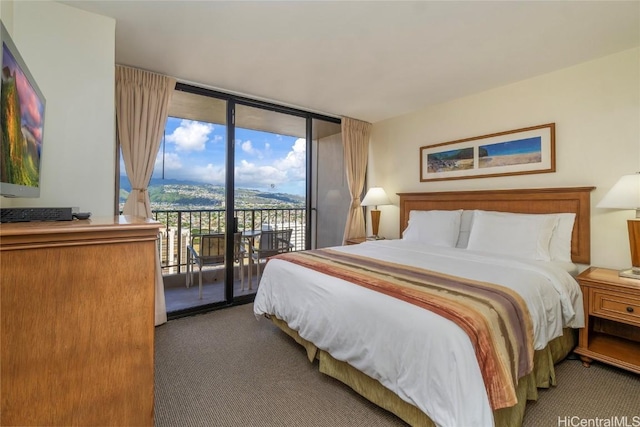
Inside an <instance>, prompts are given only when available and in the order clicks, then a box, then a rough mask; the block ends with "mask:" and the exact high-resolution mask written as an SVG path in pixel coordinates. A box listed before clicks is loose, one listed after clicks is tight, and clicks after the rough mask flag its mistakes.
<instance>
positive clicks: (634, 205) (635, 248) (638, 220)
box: [596, 172, 640, 279]
mask: <svg viewBox="0 0 640 427" xmlns="http://www.w3.org/2000/svg"><path fill="white" fill-rule="evenodd" d="M596 207H598V208H613V209H635V210H636V217H635V219H630V220H628V221H627V226H628V228H629V247H630V248H631V265H632V267H631V268H630V269H627V270H622V271H621V272H620V276H623V277H630V278H633V279H640V172H637V173H634V174H630V175H623V176H622V177H621V178H620V179H619V180H618V182H616V184H615V185H614V186H613V187H611V190H609V192H608V193H607V194H605V196H604V197H603V198H602V200H600V203H598V204H597V205H596Z"/></svg>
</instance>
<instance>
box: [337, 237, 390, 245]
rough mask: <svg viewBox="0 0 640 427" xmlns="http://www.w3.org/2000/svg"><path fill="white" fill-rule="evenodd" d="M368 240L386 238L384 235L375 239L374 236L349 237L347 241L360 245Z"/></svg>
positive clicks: (350, 243) (348, 243)
mask: <svg viewBox="0 0 640 427" xmlns="http://www.w3.org/2000/svg"><path fill="white" fill-rule="evenodd" d="M367 240H371V241H374V240H385V238H384V237H379V238H378V239H374V238H373V237H352V238H350V239H347V241H346V243H347V245H359V244H360V243H362V242H366V241H367Z"/></svg>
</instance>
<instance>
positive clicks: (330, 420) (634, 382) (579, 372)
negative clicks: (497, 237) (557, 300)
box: [155, 304, 640, 427]
mask: <svg viewBox="0 0 640 427" xmlns="http://www.w3.org/2000/svg"><path fill="white" fill-rule="evenodd" d="M252 309H253V305H252V304H246V305H243V306H238V307H233V308H227V309H223V310H218V311H214V312H211V313H207V314H202V315H197V316H193V317H188V318H182V319H176V320H172V321H169V322H168V323H167V324H165V325H162V326H159V327H157V328H156V398H155V402H156V409H155V420H156V422H155V425H156V426H176V427H177V426H402V425H405V424H404V423H403V422H402V421H400V420H399V419H397V418H396V417H395V416H393V415H391V414H389V413H388V412H386V411H384V410H382V409H379V408H378V407H376V406H374V405H373V404H371V403H370V402H369V401H367V400H366V399H364V398H362V397H360V396H359V395H357V394H356V393H354V392H353V391H352V390H351V389H350V388H348V387H346V386H344V385H343V384H342V383H340V382H338V381H335V380H333V379H331V378H329V377H327V376H325V375H323V374H321V373H319V372H318V369H317V363H316V364H311V363H309V362H308V360H307V358H306V354H305V353H304V351H303V350H302V347H300V346H299V345H298V344H296V343H295V342H294V341H293V340H292V339H291V338H289V337H288V336H286V335H285V334H284V333H282V332H281V331H280V330H279V329H277V328H276V327H275V326H273V325H272V324H271V322H269V321H267V320H265V319H260V320H256V319H255V317H254V316H253V311H252ZM557 376H558V382H559V386H558V387H556V388H552V389H549V390H543V391H541V393H540V399H539V401H538V402H535V403H530V404H529V405H528V406H529V407H528V410H527V414H526V416H525V422H524V425H525V426H527V427H533V426H535V427H538V426H554V427H557V426H559V425H565V426H567V427H569V426H571V425H572V424H570V422H571V417H578V418H584V419H588V418H595V417H599V418H601V419H602V418H608V417H613V416H618V417H622V416H627V419H628V422H629V423H631V422H633V418H632V417H633V416H637V417H639V418H638V423H640V379H639V377H638V376H637V375H634V374H630V373H628V372H625V371H622V370H618V369H614V368H609V367H607V366H605V365H600V364H594V365H593V366H592V367H591V368H589V369H586V368H583V367H582V365H581V363H580V362H579V361H576V360H567V361H564V362H562V363H561V364H560V365H558V367H557ZM558 417H563V419H564V417H567V418H570V420H569V422H567V423H566V424H559V423H558ZM572 420H576V418H572ZM574 425H580V424H574ZM585 425H586V424H585ZM602 425H604V424H602ZM629 425H633V424H629ZM637 425H640V424H637Z"/></svg>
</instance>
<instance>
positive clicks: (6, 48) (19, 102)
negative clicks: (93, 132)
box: [0, 22, 45, 197]
mask: <svg viewBox="0 0 640 427" xmlns="http://www.w3.org/2000/svg"><path fill="white" fill-rule="evenodd" d="M0 27H1V28H0V31H1V33H0V37H1V39H0V40H1V41H2V63H1V67H0V69H1V70H2V88H1V90H0V95H1V103H0V136H1V139H0V195H2V196H5V197H39V196H40V176H41V169H40V167H41V165H42V137H43V130H44V113H45V98H44V96H43V95H42V92H41V91H40V89H39V88H38V85H37V84H36V81H35V80H34V78H33V76H32V75H31V73H30V72H29V69H28V68H27V65H26V64H25V62H24V60H23V59H22V56H20V53H19V52H18V49H17V48H16V45H15V44H14V43H13V40H11V37H9V33H8V32H7V30H6V28H5V27H4V24H2V23H1V22H0Z"/></svg>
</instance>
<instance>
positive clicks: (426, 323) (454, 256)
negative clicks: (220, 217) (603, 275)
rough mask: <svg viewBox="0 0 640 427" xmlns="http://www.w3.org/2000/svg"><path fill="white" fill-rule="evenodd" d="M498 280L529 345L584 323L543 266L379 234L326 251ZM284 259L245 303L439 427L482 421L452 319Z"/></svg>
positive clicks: (484, 411) (567, 283)
mask: <svg viewBox="0 0 640 427" xmlns="http://www.w3.org/2000/svg"><path fill="white" fill-rule="evenodd" d="M334 249H338V250H341V251H345V252H350V253H357V254H360V255H364V256H369V257H372V258H379V259H383V260H386V261H391V262H397V263H404V264H410V265H415V266H421V267H424V268H427V269H430V270H436V271H441V272H444V273H449V274H453V275H457V276H461V277H468V278H474V279H478V280H483V281H488V282H493V283H498V284H501V285H503V286H508V287H510V288H512V289H514V290H515V291H517V292H518V293H519V294H520V295H522V297H523V298H524V299H525V301H526V302H527V306H528V308H529V311H530V313H531V316H532V318H533V325H534V335H535V348H536V349H541V348H543V347H545V346H546V344H547V343H548V342H549V341H550V340H552V339H553V338H555V337H557V336H560V335H561V334H562V328H563V327H574V328H577V327H581V326H583V324H584V316H583V311H582V297H581V293H580V288H579V286H578V284H577V283H576V281H575V280H574V279H573V277H571V275H570V274H569V273H567V272H566V271H565V270H563V269H562V268H560V267H558V266H555V265H553V264H550V263H542V262H536V261H525V260H522V259H517V258H509V257H505V256H500V257H495V256H492V255H490V254H484V253H480V252H472V251H468V250H465V249H455V248H452V249H449V248H442V247H429V246H424V245H419V244H416V243H413V242H406V241H403V240H382V241H375V242H365V243H362V244H360V245H353V246H344V247H339V248H334ZM347 283H348V282H345V281H343V280H341V279H337V278H334V277H330V276H328V275H325V274H322V273H318V272H315V271H311V270H308V269H306V268H304V267H301V266H299V265H295V264H292V263H289V262H286V261H281V260H271V261H269V263H268V264H267V266H266V268H265V269H264V272H263V275H262V279H261V281H260V286H259V288H258V293H257V295H256V298H255V302H254V312H255V314H256V316H257V317H259V316H261V315H262V314H271V315H275V316H276V317H278V318H280V319H282V320H284V321H285V322H287V323H288V324H289V326H290V327H291V328H292V329H294V330H296V331H298V333H299V334H300V336H301V337H303V338H305V339H306V340H308V341H311V342H312V343H314V344H315V345H316V346H317V347H318V348H320V349H323V350H326V351H328V352H329V353H330V354H331V355H332V356H333V357H334V358H336V359H338V360H341V361H345V362H347V363H349V364H350V365H351V366H353V367H355V368H357V369H359V370H360V371H362V372H364V373H365V374H367V375H369V376H370V377H372V378H375V379H376V380H378V381H380V383H382V384H383V385H384V386H385V387H387V388H388V389H390V390H391V391H393V392H394V393H396V394H397V395H398V396H399V397H400V398H401V399H403V400H405V401H406V402H408V403H411V404H413V405H414V406H417V407H418V408H420V409H421V410H422V411H423V412H425V413H426V414H427V415H428V416H429V417H430V418H431V419H432V420H433V421H434V422H435V423H436V424H437V425H439V426H452V427H458V426H491V425H493V413H492V411H491V407H490V405H489V400H488V398H487V394H486V391H485V388H484V383H483V380H482V375H481V372H480V368H479V366H478V363H477V360H476V356H475V353H474V351H473V347H472V345H471V342H470V340H469V338H468V337H467V335H466V334H465V332H464V331H463V330H462V329H460V328H459V327H458V326H457V325H456V324H455V323H453V322H451V321H449V320H447V319H444V318H442V317H440V316H438V315H436V314H434V313H431V312H429V311H427V310H424V309H422V308H420V307H417V306H414V305H412V304H410V303H406V302H404V301H401V300H398V299H395V298H391V297H389V296H386V295H383V294H381V293H378V292H376V291H373V290H369V289H366V288H364V287H361V286H357V285H350V284H347Z"/></svg>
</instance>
